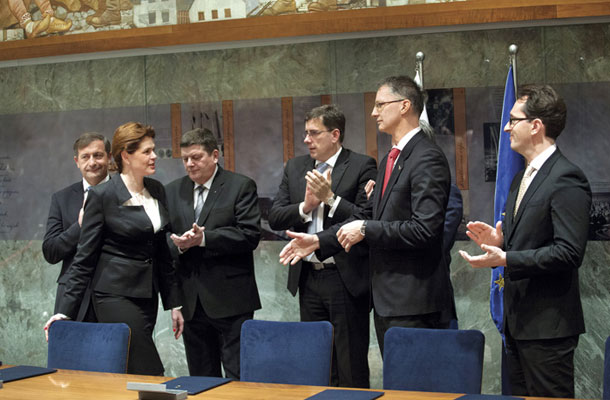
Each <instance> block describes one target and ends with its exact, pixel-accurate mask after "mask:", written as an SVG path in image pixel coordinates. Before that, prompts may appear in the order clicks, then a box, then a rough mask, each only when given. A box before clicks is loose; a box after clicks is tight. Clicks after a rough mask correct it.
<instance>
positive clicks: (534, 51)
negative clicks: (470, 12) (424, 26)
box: [335, 28, 544, 93]
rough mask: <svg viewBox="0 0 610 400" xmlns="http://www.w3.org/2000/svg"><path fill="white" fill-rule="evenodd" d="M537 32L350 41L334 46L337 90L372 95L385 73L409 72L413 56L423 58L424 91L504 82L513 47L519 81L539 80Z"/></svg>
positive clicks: (539, 39)
mask: <svg viewBox="0 0 610 400" xmlns="http://www.w3.org/2000/svg"><path fill="white" fill-rule="evenodd" d="M542 34H543V28H524V29H502V30H499V29H498V30H484V31H483V30H481V31H468V32H451V33H435V34H425V35H405V36H390V37H379V38H373V39H357V40H356V39H355V40H343V41H337V42H336V47H335V48H336V52H337V56H336V60H337V71H340V72H341V73H337V90H338V91H339V92H341V93H344V92H345V93H349V92H366V91H375V90H376V89H377V82H378V81H379V80H380V79H382V78H383V77H386V76H390V75H399V74H408V75H413V74H414V73H415V54H416V53H417V52H418V51H422V52H424V54H425V56H426V57H425V60H424V71H425V75H424V79H425V82H424V83H425V86H426V87H427V88H451V87H480V86H490V85H492V86H493V85H498V84H499V83H500V82H503V81H504V80H506V71H507V68H508V59H509V57H508V46H509V45H510V44H512V43H515V44H517V45H518V46H519V59H521V60H528V61H527V62H525V61H524V62H523V63H520V64H519V71H520V72H519V73H520V76H522V79H523V81H524V82H531V81H535V80H540V79H542V78H543V76H544V69H543V68H544V63H542V62H541V58H542V49H543V44H544V43H543V36H542Z"/></svg>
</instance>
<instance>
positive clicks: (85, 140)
mask: <svg viewBox="0 0 610 400" xmlns="http://www.w3.org/2000/svg"><path fill="white" fill-rule="evenodd" d="M96 140H101V141H102V142H103V143H104V149H106V153H108V154H110V141H109V140H108V139H106V137H105V136H104V135H101V134H99V133H97V132H85V133H83V134H82V135H80V136H79V137H78V139H76V142H74V146H72V148H73V149H74V157H78V152H79V150H80V149H84V148H85V147H87V146H89V145H90V144H91V143H93V142H95V141H96Z"/></svg>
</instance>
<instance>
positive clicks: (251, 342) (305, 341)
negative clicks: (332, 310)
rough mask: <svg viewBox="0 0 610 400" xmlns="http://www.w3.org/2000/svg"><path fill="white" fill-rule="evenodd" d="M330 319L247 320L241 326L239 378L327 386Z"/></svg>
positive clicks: (331, 330) (331, 337) (330, 349)
mask: <svg viewBox="0 0 610 400" xmlns="http://www.w3.org/2000/svg"><path fill="white" fill-rule="evenodd" d="M332 349H333V326H332V325H331V323H330V322H327V321H320V322H274V321H260V320H248V321H246V322H244V323H243V324H242V326H241V350H240V357H241V359H240V367H241V368H240V369H241V370H240V374H241V380H242V381H249V382H266V383H288V384H294V385H316V386H328V385H329V384H330V363H331V358H332Z"/></svg>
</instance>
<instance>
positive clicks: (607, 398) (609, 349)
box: [603, 337, 610, 400]
mask: <svg viewBox="0 0 610 400" xmlns="http://www.w3.org/2000/svg"><path fill="white" fill-rule="evenodd" d="M603 400H610V337H609V338H608V339H606V352H605V354H604V394H603Z"/></svg>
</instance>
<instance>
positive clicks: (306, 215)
mask: <svg viewBox="0 0 610 400" xmlns="http://www.w3.org/2000/svg"><path fill="white" fill-rule="evenodd" d="M304 207H305V202H304V201H302V202H301V203H300V204H299V214H300V215H301V220H302V221H303V223H307V222H311V221H313V218H312V217H311V211H310V212H308V213H305V212H304V211H303V208H304Z"/></svg>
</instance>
